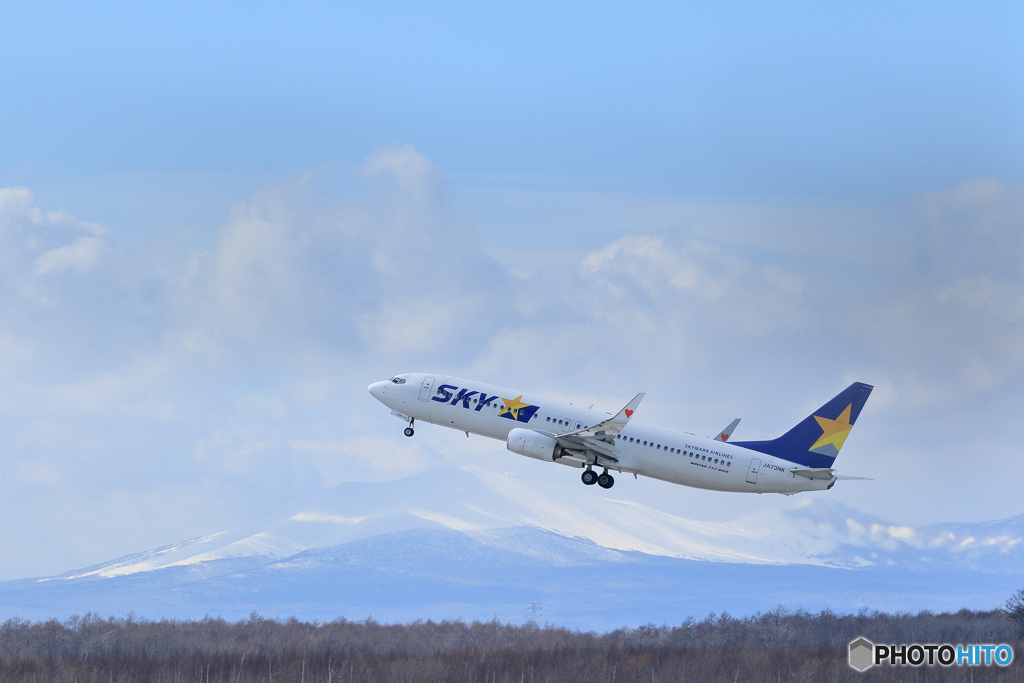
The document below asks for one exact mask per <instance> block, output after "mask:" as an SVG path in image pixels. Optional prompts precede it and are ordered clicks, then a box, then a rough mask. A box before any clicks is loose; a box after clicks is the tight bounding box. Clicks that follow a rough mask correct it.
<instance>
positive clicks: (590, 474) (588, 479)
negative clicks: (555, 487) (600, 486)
mask: <svg viewBox="0 0 1024 683" xmlns="http://www.w3.org/2000/svg"><path fill="white" fill-rule="evenodd" d="M599 478H600V477H598V476H597V472H595V471H594V470H587V471H585V472H584V473H583V476H581V477H580V479H582V480H583V483H584V484H586V485H587V486H593V485H594V484H596V483H597V480H598V479H599Z"/></svg>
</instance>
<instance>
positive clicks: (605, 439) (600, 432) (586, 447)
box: [549, 393, 644, 466]
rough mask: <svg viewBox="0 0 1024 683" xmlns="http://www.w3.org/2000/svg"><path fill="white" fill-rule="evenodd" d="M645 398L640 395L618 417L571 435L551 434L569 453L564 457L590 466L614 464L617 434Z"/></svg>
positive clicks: (616, 415)
mask: <svg viewBox="0 0 1024 683" xmlns="http://www.w3.org/2000/svg"><path fill="white" fill-rule="evenodd" d="M643 398H644V394H643V393H639V394H637V395H636V396H635V397H633V400H632V401H630V402H629V403H627V404H626V406H625V407H624V408H623V409H622V410H620V411H619V412H618V413H616V414H615V415H614V416H612V417H610V418H608V419H607V420H603V421H601V422H598V423H597V424H596V425H593V426H591V427H584V428H583V429H579V430H577V431H575V432H569V433H568V434H549V436H551V437H552V438H553V439H555V440H556V441H557V442H558V445H560V446H561V447H562V451H563V452H564V453H565V455H563V456H562V457H569V458H572V459H573V460H578V461H580V462H585V463H587V464H590V465H605V466H611V465H614V464H615V463H617V462H618V461H619V459H618V458H617V457H615V437H617V436H618V435H619V432H621V431H622V430H623V428H624V427H625V426H626V424H627V423H629V418H631V417H633V412H634V411H635V410H636V407H637V406H638V405H640V401H642V400H643Z"/></svg>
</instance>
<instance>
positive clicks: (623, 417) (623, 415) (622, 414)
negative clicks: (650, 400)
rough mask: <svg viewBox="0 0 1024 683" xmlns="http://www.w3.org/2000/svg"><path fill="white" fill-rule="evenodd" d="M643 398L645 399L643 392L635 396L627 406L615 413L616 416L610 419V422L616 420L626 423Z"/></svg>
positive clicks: (617, 422)
mask: <svg viewBox="0 0 1024 683" xmlns="http://www.w3.org/2000/svg"><path fill="white" fill-rule="evenodd" d="M642 400H644V394H643V392H640V393H639V394H637V395H636V396H634V397H633V400H632V401H630V402H629V403H627V404H626V407H625V408H623V409H622V410H620V411H619V412H618V413H617V414H616V415H615V417H613V418H612V419H611V420H609V422H614V423H616V424H625V423H627V422H629V418H631V417H633V413H634V412H635V411H636V407H637V406H638V405H640V401H642Z"/></svg>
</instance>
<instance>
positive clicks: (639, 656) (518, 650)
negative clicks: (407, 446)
mask: <svg viewBox="0 0 1024 683" xmlns="http://www.w3.org/2000/svg"><path fill="white" fill-rule="evenodd" d="M1015 600H1016V602H1014V601H1015ZM860 636H864V637H866V638H868V639H869V640H871V641H872V642H875V643H893V644H898V643H913V642H920V643H952V644H957V643H962V644H969V643H1009V644H1011V645H1013V646H1014V651H1015V653H1020V652H1021V646H1022V645H1024V643H1022V638H1024V592H1018V594H1017V595H1016V596H1015V597H1014V598H1011V600H1010V601H1008V602H1007V607H1006V609H1003V610H992V611H971V610H961V611H959V612H956V613H941V614H936V613H932V612H927V611H924V612H918V613H914V614H911V613H896V614H889V613H882V612H877V611H876V612H869V611H867V610H861V611H860V612H857V613H855V614H836V613H833V612H831V611H829V610H825V611H822V612H819V613H810V612H805V611H799V610H798V611H790V610H787V609H786V608H784V607H781V606H780V607H778V608H776V609H774V610H771V611H768V612H763V613H756V614H754V615H751V616H747V617H742V618H737V617H732V616H730V615H729V614H725V613H723V614H721V615H717V614H710V615H708V616H707V617H705V618H704V619H702V620H699V621H698V620H695V619H693V618H689V619H687V620H686V621H684V622H682V623H681V624H677V625H663V626H656V625H654V624H648V625H645V626H640V627H637V628H620V629H616V630H614V631H610V632H607V633H593V632H581V631H573V630H569V629H566V628H561V627H559V626H555V625H551V624H546V623H537V622H535V621H529V622H527V623H525V624H520V625H513V624H508V623H500V622H498V621H496V620H495V621H489V622H472V623H465V622H462V621H416V622H413V623H408V624H383V623H379V622H377V621H375V620H373V619H372V618H368V619H366V620H362V621H350V620H347V619H345V618H338V619H335V620H334V621H330V622H304V621H299V620H297V619H295V618H291V619H287V620H275V619H268V618H264V617H262V616H260V615H259V614H258V613H255V612H254V613H252V614H251V615H250V616H249V618H248V619H244V620H241V621H238V622H230V621H226V620H224V619H222V618H214V617H206V618H204V619H201V620H168V619H161V620H147V619H141V618H136V617H135V616H134V615H128V616H126V617H123V618H118V617H105V618H104V617H100V616H98V615H95V614H92V613H89V614H86V615H84V616H73V617H71V618H69V619H67V620H64V621H59V620H56V619H51V620H49V621H45V622H29V621H26V620H23V619H17V618H13V619H8V620H7V621H5V622H3V623H2V624H0V683H6V682H7V681H12V682H14V681H17V682H19V683H20V682H23V681H24V682H29V681H31V682H37V681H38V682H39V683H43V682H47V683H63V682H67V683H72V682H75V683H89V682H93V681H95V682H96V683H100V682H102V683H129V682H131V683H149V682H153V683H157V682H160V683H163V682H167V683H171V682H174V683H183V682H192V683H243V682H244V683H250V682H251V683H257V682H264V683H267V682H274V681H288V682H292V681H294V682H296V683H370V682H374V683H378V682H379V683H404V682H407V681H409V682H413V681H415V682H424V683H434V682H436V683H448V682H451V683H456V682H458V683H477V682H479V683H506V682H507V683H527V682H529V683H557V682H563V681H564V682H567V683H568V682H573V683H576V682H579V683H605V682H607V683H634V682H636V683H647V682H650V683H657V682H658V681H696V682H702V681H709V682H710V681H723V682H725V681H728V682H729V683H738V682H739V681H758V682H761V681H763V682H765V683H782V682H783V681H786V682H803V681H907V682H909V681H927V680H949V681H989V680H992V681H1024V673H1022V672H1024V665H1022V664H1021V662H1020V661H1017V660H1016V659H1015V661H1014V663H1013V664H1012V665H1010V666H1008V667H996V666H988V667H984V666H977V667H966V666H961V667H957V666H953V667H948V668H944V667H940V666H932V667H929V666H920V667H912V666H892V667H889V666H876V667H872V668H871V669H869V670H868V671H866V672H864V673H858V672H857V671H855V670H853V669H852V668H850V667H849V666H848V664H847V647H848V644H849V643H850V642H851V641H852V640H854V639H856V638H858V637H860ZM1017 656H1021V655H1017Z"/></svg>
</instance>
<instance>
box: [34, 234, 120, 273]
mask: <svg viewBox="0 0 1024 683" xmlns="http://www.w3.org/2000/svg"><path fill="white" fill-rule="evenodd" d="M107 246H108V242H106V241H105V240H102V239H99V238H98V237H79V238H78V239H77V240H75V241H74V242H72V243H71V244H65V245H64V246H62V247H57V248H56V249H50V250H49V251H46V252H43V253H42V254H40V255H39V258H37V259H36V260H35V263H33V269H34V270H35V273H36V275H47V274H50V273H62V272H72V273H77V274H79V275H88V274H89V273H91V272H93V271H94V270H96V268H97V267H98V266H99V262H100V257H101V256H102V255H103V251H104V250H105V249H106V248H107Z"/></svg>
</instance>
